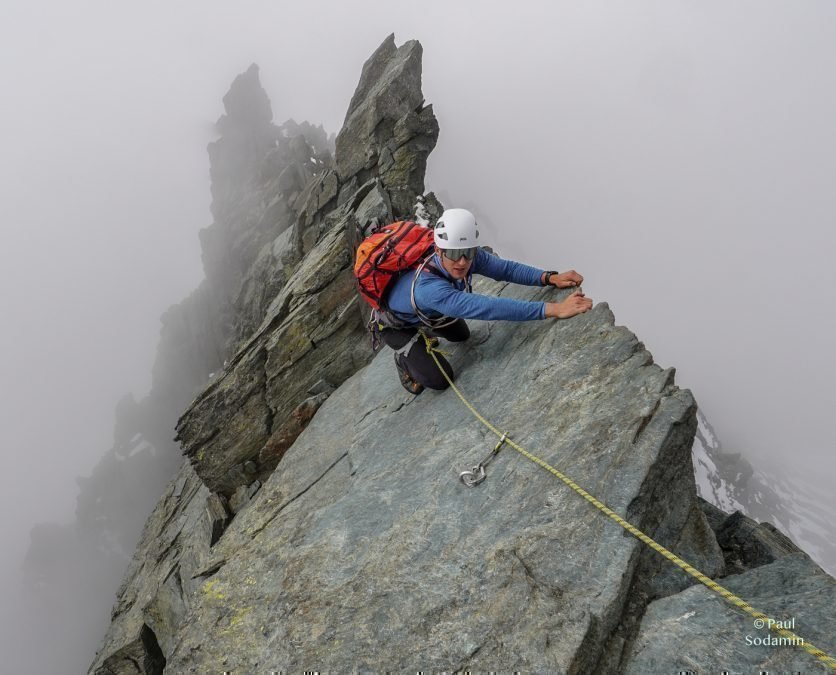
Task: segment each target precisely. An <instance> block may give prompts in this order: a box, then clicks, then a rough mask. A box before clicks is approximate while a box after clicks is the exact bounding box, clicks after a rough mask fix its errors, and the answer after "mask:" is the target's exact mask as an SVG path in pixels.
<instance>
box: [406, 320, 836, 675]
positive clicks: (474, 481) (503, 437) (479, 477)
mask: <svg viewBox="0 0 836 675" xmlns="http://www.w3.org/2000/svg"><path fill="white" fill-rule="evenodd" d="M422 335H423V333H422ZM423 337H424V340H425V342H426V346H427V353H428V354H429V355H430V356H431V357H432V359H433V361H435V364H436V365H437V366H438V369H439V370H440V371H441V374H442V375H443V376H444V379H445V380H447V383H448V384H449V385H450V388H451V389H452V390H453V391H454V392H455V393H456V396H458V397H459V399H460V400H461V402H462V403H464V405H465V406H466V407H467V408H468V410H470V412H471V413H473V415H474V417H476V419H478V420H479V421H480V422H481V423H482V424H483V425H484V426H485V427H486V428H487V429H489V430H490V431H491V432H492V433H494V434H496V435H497V436H498V437H499V439H500V440H499V443H497V445H496V447H495V448H494V449H493V451H491V453H490V454H489V455H488V456H487V457H486V458H485V459H484V460H482V462H480V463H479V464H477V465H476V466H474V467H473V469H471V470H470V471H463V472H462V473H461V474H459V478H460V479H461V481H462V482H463V483H464V484H465V485H468V487H475V486H476V485H478V484H479V483H481V482H482V481H483V480H485V464H487V463H488V462H489V461H490V460H492V459H493V458H494V457H495V456H496V455H497V453H498V452H499V450H500V448H501V447H502V445H503V444H506V445H509V446H510V447H512V448H514V450H516V451H517V452H519V453H520V454H521V455H522V456H523V457H525V458H526V459H528V460H530V461H532V462H534V463H535V464H536V465H537V466H539V467H541V468H542V469H545V470H546V471H548V472H549V473H551V474H552V475H553V476H555V477H556V478H558V479H560V480H561V481H562V482H563V483H564V484H565V485H567V486H568V487H569V488H571V489H572V490H573V491H574V492H576V493H577V494H579V495H580V496H581V497H583V498H584V499H585V500H586V501H588V502H589V503H590V504H592V505H593V506H594V507H595V508H596V509H598V510H599V511H601V512H602V513H603V514H605V515H606V516H607V517H608V518H610V520H613V521H615V522H616V523H617V524H618V525H620V526H621V527H623V528H624V529H625V530H627V531H628V532H629V533H630V534H632V535H633V536H634V537H636V538H637V539H638V540H639V541H641V542H642V543H644V544H647V545H648V546H649V547H650V548H652V549H653V550H654V551H656V552H657V553H659V554H660V555H662V556H664V557H665V558H667V559H668V560H670V561H671V562H672V563H673V564H674V565H676V566H677V567H679V568H680V569H682V570H683V571H685V572H686V573H687V574H689V575H690V576H692V577H693V578H694V579H696V580H697V581H699V582H700V583H701V584H703V585H704V586H706V587H708V588H709V589H711V590H712V591H714V592H715V593H717V594H718V595H720V596H721V597H723V598H725V599H726V600H727V601H728V602H729V603H731V604H732V605H734V606H735V607H737V608H739V609H741V610H743V611H744V612H746V613H747V614H749V615H750V616H752V617H754V618H755V619H759V620H760V621H761V622H763V624H764V625H765V626H766V627H768V628H769V630H771V631H773V632H775V633H778V634H779V635H780V636H781V637H785V638H788V639H789V640H790V643H789V644H791V645H794V646H799V647H801V648H802V649H804V651H806V652H807V653H808V654H810V655H811V656H815V657H816V658H817V659H818V660H819V661H820V662H821V663H823V664H825V665H826V666H827V667H828V668H830V669H832V670H833V671H836V658H833V657H832V656H830V655H829V654H827V652H824V651H822V650H821V649H819V648H818V647H816V646H815V645H813V644H812V643H810V642H808V641H807V640H805V639H804V638H802V637H801V636H799V635H797V634H796V633H793V632H792V631H791V630H788V629H786V628H783V627H781V626H782V623H781V622H780V621H775V620H774V619H770V618H769V617H768V616H767V615H766V614H764V613H763V612H760V611H758V610H757V609H755V608H754V607H752V606H751V605H750V604H749V603H748V602H746V601H745V600H743V599H742V598H739V597H738V596H736V595H735V594H734V593H732V592H731V591H729V590H728V589H726V588H723V587H722V586H721V585H720V584H718V583H716V582H715V581H712V580H711V579H709V578H708V577H707V576H706V575H704V574H703V573H702V572H700V571H699V570H698V569H696V568H695V567H692V566H691V565H689V564H688V563H687V562H685V561H684V560H683V559H682V558H680V557H679V556H678V555H676V554H675V553H673V552H671V551H669V550H668V549H666V548H665V547H664V546H662V545H661V544H659V543H657V542H655V541H654V540H653V539H651V538H650V537H648V536H647V535H646V534H645V533H644V532H642V531H641V530H639V529H638V528H637V527H635V526H633V525H631V524H630V523H628V522H627V521H626V520H624V518H622V517H621V516H619V515H618V514H617V513H616V512H615V511H613V510H612V509H610V508H609V507H607V506H606V505H605V504H604V503H603V502H601V501H599V500H598V499H596V498H595V497H593V496H592V495H591V494H589V493H588V492H587V491H586V490H584V489H583V488H582V487H581V486H580V485H578V484H577V483H575V482H574V481H573V480H572V479H571V478H569V477H568V476H566V475H565V474H564V473H562V472H561V471H558V470H557V469H555V468H554V467H553V466H551V465H550V464H548V463H547V462H545V461H544V460H542V459H540V458H539V457H537V456H536V455H533V454H531V453H530V452H528V451H527V450H525V449H524V448H522V447H521V446H519V445H518V444H517V443H515V442H514V441H513V440H511V439H510V438H508V434H507V433H505V432H501V431H499V430H498V429H497V428H496V427H495V426H493V425H492V424H491V423H490V422H489V421H488V420H487V419H485V418H484V417H483V416H482V415H481V414H480V413H479V411H478V410H476V408H474V407H473V405H472V404H471V403H470V402H469V401H468V400H467V399H466V398H465V397H464V395H463V394H462V393H461V391H459V388H458V387H457V386H456V385H455V384H453V380H452V379H450V377H449V376H448V375H447V372H446V371H445V370H444V368H442V367H441V364H440V363H439V362H438V358H437V357H436V355H435V352H437V351H439V350H438V349H436V348H435V347H434V346H433V345H431V343H430V342H429V340H427V336H426V335H423ZM465 474H467V476H465ZM468 480H470V481H471V483H468V482H467V481H468Z"/></svg>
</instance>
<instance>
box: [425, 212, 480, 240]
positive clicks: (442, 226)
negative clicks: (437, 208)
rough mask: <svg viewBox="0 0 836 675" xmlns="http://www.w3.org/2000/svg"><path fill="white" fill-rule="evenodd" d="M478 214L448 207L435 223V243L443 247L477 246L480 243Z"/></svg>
mask: <svg viewBox="0 0 836 675" xmlns="http://www.w3.org/2000/svg"><path fill="white" fill-rule="evenodd" d="M478 238H479V228H478V226H477V225H476V216H474V215H473V214H472V213H471V212H470V211H468V210H467V209H447V210H446V211H445V212H444V213H442V214H441V218H439V219H438V222H437V223H436V225H435V245H436V246H438V248H443V249H450V248H456V249H464V248H475V247H476V246H478V245H479V242H477V241H476V240H477V239H478Z"/></svg>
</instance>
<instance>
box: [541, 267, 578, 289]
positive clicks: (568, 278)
mask: <svg viewBox="0 0 836 675" xmlns="http://www.w3.org/2000/svg"><path fill="white" fill-rule="evenodd" d="M549 281H551V284H552V286H557V287H558V288H572V287H573V286H580V285H581V284H582V283H583V277H582V276H581V275H580V274H578V273H577V272H575V270H569V271H568V272H561V273H560V274H552V275H551V277H550V279H549Z"/></svg>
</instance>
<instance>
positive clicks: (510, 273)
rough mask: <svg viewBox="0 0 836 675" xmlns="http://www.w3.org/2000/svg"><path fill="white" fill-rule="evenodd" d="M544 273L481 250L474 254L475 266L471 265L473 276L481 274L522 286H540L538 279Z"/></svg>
mask: <svg viewBox="0 0 836 675" xmlns="http://www.w3.org/2000/svg"><path fill="white" fill-rule="evenodd" d="M544 271H545V270H541V269H537V268H536V267H532V266H531V265H524V264H523V263H518V262H514V261H513V260H505V259H503V258H500V257H499V256H496V255H491V254H490V253H487V252H486V251H483V250H482V249H479V252H478V253H477V254H476V260H475V264H474V265H473V273H474V274H481V275H482V276H485V277H490V278H491V279H496V280H497V281H510V282H512V283H515V284H521V285H523V286H542V285H543V284H541V283H540V279H541V278H542V276H543V272H544Z"/></svg>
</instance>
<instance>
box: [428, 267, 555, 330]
mask: <svg viewBox="0 0 836 675" xmlns="http://www.w3.org/2000/svg"><path fill="white" fill-rule="evenodd" d="M415 303H416V304H417V305H418V307H419V308H420V309H421V310H422V311H424V312H427V311H428V310H429V311H430V312H437V313H439V314H441V315H445V316H452V317H455V318H457V319H483V320H486V321H532V320H535V319H544V318H545V316H546V305H545V303H543V302H529V301H526V300H514V299H513V298H496V297H493V296H490V295H479V294H478V293H465V292H464V291H460V290H458V289H457V288H454V287H453V286H452V284H450V282H449V281H445V280H444V279H439V278H438V277H429V276H428V275H427V277H426V278H424V279H421V280H420V281H419V283H417V284H416V286H415Z"/></svg>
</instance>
